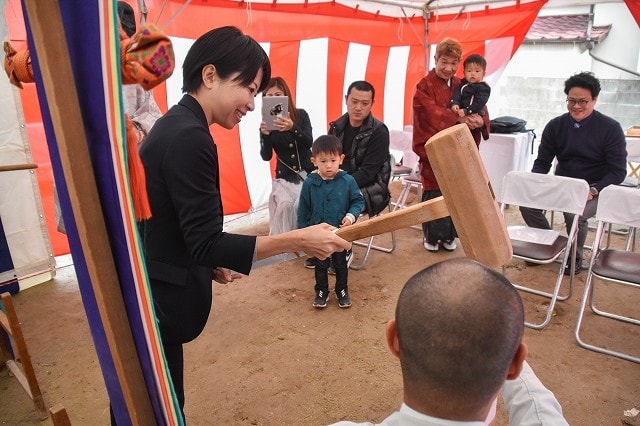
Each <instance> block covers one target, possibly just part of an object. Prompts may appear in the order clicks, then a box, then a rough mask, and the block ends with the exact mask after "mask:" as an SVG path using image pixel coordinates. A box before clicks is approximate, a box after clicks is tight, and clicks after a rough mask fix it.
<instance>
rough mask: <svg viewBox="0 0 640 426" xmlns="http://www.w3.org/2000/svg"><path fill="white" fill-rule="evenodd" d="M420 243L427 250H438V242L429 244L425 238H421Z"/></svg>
mask: <svg viewBox="0 0 640 426" xmlns="http://www.w3.org/2000/svg"><path fill="white" fill-rule="evenodd" d="M422 243H423V245H424V248H425V249H426V250H427V251H431V252H436V251H438V250H440V245H439V244H438V243H435V244H429V243H428V242H427V240H426V239H424V240H422Z"/></svg>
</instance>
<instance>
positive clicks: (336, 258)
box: [314, 250, 348, 294]
mask: <svg viewBox="0 0 640 426" xmlns="http://www.w3.org/2000/svg"><path fill="white" fill-rule="evenodd" d="M314 260H315V261H316V268H315V275H316V287H315V290H316V293H317V292H318V290H325V291H326V292H327V294H328V293H329V274H328V272H327V270H328V269H329V265H330V264H331V262H333V269H335V271H336V289H335V290H336V293H337V292H339V291H340V290H342V289H345V290H347V277H348V268H347V251H346V250H343V251H339V252H336V253H333V254H332V255H331V258H326V259H325V260H320V259H314Z"/></svg>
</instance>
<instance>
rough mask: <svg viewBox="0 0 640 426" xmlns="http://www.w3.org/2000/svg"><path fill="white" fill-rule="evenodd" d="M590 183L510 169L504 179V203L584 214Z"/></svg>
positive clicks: (502, 199) (502, 200)
mask: <svg viewBox="0 0 640 426" xmlns="http://www.w3.org/2000/svg"><path fill="white" fill-rule="evenodd" d="M588 195H589V184H588V183H587V182H586V181H585V180H582V179H575V178H570V177H565V176H557V175H543V174H541V173H529V172H521V171H511V172H509V173H507V174H506V175H505V177H504V180H503V183H502V198H501V200H500V201H501V202H502V204H513V205H517V206H523V207H531V208H536V209H542V210H549V211H561V212H566V213H573V214H577V215H581V214H582V213H583V212H584V206H585V204H586V203H587V197H588Z"/></svg>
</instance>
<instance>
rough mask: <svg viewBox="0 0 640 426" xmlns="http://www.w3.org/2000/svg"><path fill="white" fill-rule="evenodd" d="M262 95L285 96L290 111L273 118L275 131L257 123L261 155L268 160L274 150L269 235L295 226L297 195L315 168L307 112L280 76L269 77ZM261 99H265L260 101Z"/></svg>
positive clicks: (298, 195)
mask: <svg viewBox="0 0 640 426" xmlns="http://www.w3.org/2000/svg"><path fill="white" fill-rule="evenodd" d="M262 96H263V98H265V97H271V96H287V98H288V107H289V114H288V116H287V117H282V116H278V117H276V118H275V120H274V127H275V128H276V129H277V130H271V131H270V130H268V129H267V124H266V122H265V121H264V117H263V121H262V123H261V124H260V156H261V157H262V159H263V160H264V161H270V160H271V158H272V157H273V153H274V152H275V153H276V158H277V164H276V176H275V179H274V180H273V184H272V189H271V195H270V196H269V235H276V234H282V233H283V232H287V231H291V230H292V229H296V223H297V211H298V198H299V197H300V188H302V182H303V181H304V179H305V177H306V175H307V173H311V172H312V171H313V170H314V166H313V164H312V163H311V144H312V143H313V135H312V132H311V121H310V120H309V115H308V114H307V112H306V111H305V110H303V109H299V108H296V106H295V103H294V102H293V97H292V96H291V91H290V90H289V86H288V85H287V83H286V82H285V81H284V79H283V78H282V77H273V78H271V79H270V80H269V83H268V84H267V87H266V89H265V90H264V92H263V95H262ZM263 102H264V100H263Z"/></svg>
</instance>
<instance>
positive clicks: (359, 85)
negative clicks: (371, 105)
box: [347, 80, 376, 102]
mask: <svg viewBox="0 0 640 426" xmlns="http://www.w3.org/2000/svg"><path fill="white" fill-rule="evenodd" d="M351 89H356V90H359V91H361V92H371V102H373V100H374V99H375V97H376V89H374V88H373V84H371V83H369V82H368V81H364V80H358V81H354V82H353V83H351V84H350V85H349V88H348V89H347V96H349V95H350V94H351Z"/></svg>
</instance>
